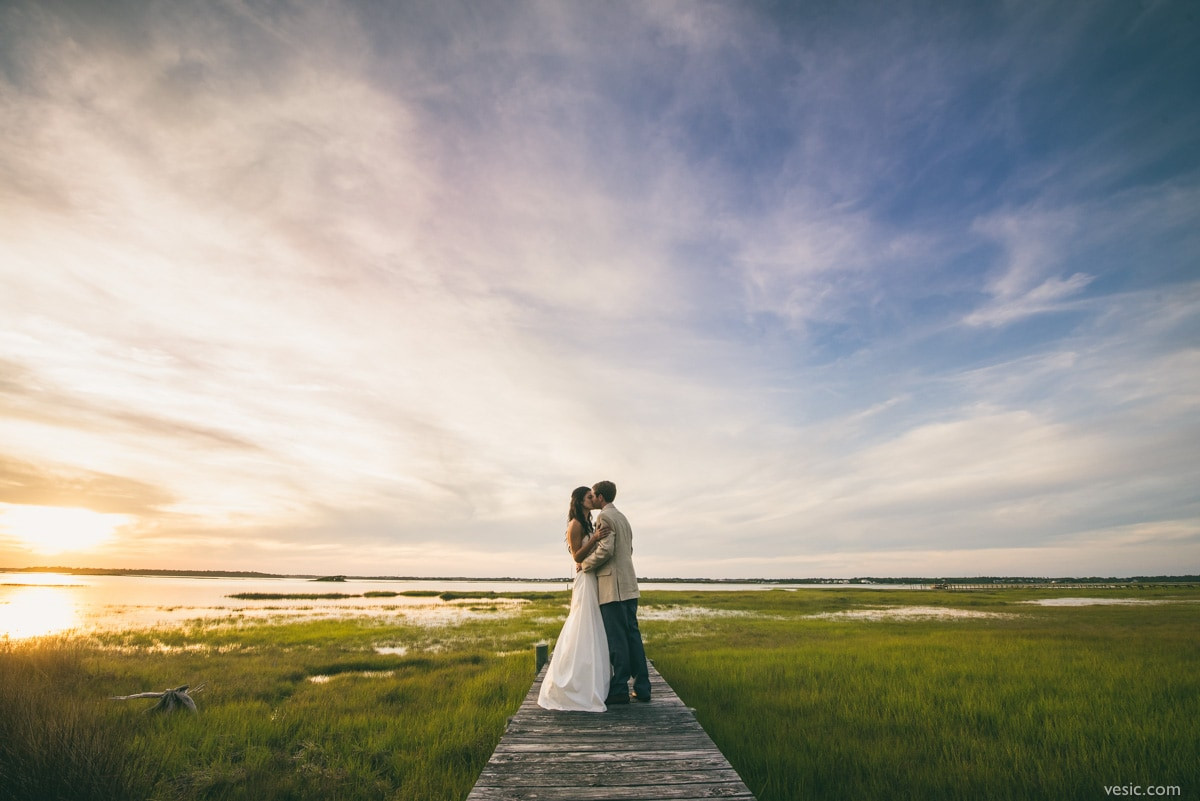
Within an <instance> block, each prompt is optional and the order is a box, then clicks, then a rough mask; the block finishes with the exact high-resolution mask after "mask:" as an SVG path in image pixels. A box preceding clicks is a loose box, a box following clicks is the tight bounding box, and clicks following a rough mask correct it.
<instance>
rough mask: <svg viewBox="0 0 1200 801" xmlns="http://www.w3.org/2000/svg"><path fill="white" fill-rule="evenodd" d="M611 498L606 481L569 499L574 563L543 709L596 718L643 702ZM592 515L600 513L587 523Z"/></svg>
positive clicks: (625, 550)
mask: <svg viewBox="0 0 1200 801" xmlns="http://www.w3.org/2000/svg"><path fill="white" fill-rule="evenodd" d="M616 497H617V485H616V484H614V483H612V482H611V481H601V482H600V483H598V484H596V485H595V486H594V487H579V488H578V489H576V490H575V491H574V492H572V493H571V506H570V509H569V510H568V512H567V549H568V550H570V552H571V557H572V558H573V559H574V560H575V585H574V587H573V588H572V589H571V611H570V612H569V613H568V614H567V620H566V622H565V623H563V627H562V632H561V633H559V635H558V640H557V641H556V642H555V644H554V655H553V658H552V659H551V660H550V664H549V666H548V667H547V668H546V675H545V677H544V678H543V679H542V689H541V691H540V692H539V694H538V706H540V707H542V708H543V709H559V710H564V711H575V712H604V711H605V710H607V709H608V707H609V706H612V705H613V704H628V703H629V702H630V700H631V699H632V700H634V701H649V700H650V672H649V670H648V669H647V667H646V651H645V649H644V648H643V647H642V632H641V631H640V630H639V629H638V622H637V607H638V596H639V593H638V585H637V573H636V572H635V571H634V569H633V529H632V528H630V526H629V520H627V519H626V518H625V515H623V514H621V512H620V510H619V509H617V507H615V506H613V500H614V499H615V498H616ZM596 509H599V510H600V514H599V515H598V516H597V517H596V522H595V525H593V524H592V514H591V513H592V512H593V511H594V510H596ZM630 679H633V693H632V694H631V693H630V692H629V680H630Z"/></svg>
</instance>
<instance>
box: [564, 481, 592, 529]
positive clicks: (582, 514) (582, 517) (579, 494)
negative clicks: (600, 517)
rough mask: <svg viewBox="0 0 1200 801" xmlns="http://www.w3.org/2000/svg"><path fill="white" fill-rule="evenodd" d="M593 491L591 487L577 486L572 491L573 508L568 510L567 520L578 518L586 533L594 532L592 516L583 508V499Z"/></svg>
mask: <svg viewBox="0 0 1200 801" xmlns="http://www.w3.org/2000/svg"><path fill="white" fill-rule="evenodd" d="M591 491H592V488H591V487H576V488H575V491H574V492H572V493H571V508H570V509H568V510H567V521H568V522H569V521H571V520H578V521H579V525H581V526H583V533H584V534H591V533H592V516H591V515H590V514H588V510H587V509H584V508H583V499H584V498H586V497H587V494H588V493H589V492H591Z"/></svg>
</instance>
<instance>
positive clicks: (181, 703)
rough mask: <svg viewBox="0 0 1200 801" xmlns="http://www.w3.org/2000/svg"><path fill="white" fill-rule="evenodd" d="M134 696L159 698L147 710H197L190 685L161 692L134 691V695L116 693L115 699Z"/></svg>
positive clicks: (121, 699) (200, 689)
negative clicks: (190, 693)
mask: <svg viewBox="0 0 1200 801" xmlns="http://www.w3.org/2000/svg"><path fill="white" fill-rule="evenodd" d="M203 690H204V685H203V684H199V685H197V686H196V689H194V690H192V692H193V693H198V692H202V691H203ZM134 698H157V699H158V703H157V704H155V705H154V706H152V707H150V708H149V709H147V710H146V711H147V712H174V711H176V710H178V709H186V710H188V711H189V712H193V713H194V712H197V711H198V710H197V709H196V702H195V701H194V700H192V696H190V695H188V685H186V684H185V685H183V686H182V687H176V688H175V689H174V690H163V691H162V692H160V693H154V692H148V693H134V694H133V695H114V696H113V697H112V700H113V701H130V700H132V699H134Z"/></svg>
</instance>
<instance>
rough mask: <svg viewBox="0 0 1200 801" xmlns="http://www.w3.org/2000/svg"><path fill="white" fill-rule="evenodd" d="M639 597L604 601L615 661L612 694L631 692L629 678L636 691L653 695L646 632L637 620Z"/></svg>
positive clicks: (602, 606)
mask: <svg viewBox="0 0 1200 801" xmlns="http://www.w3.org/2000/svg"><path fill="white" fill-rule="evenodd" d="M637 608H638V599H637V598H630V599H629V600H628V601H613V602H612V603H608V604H600V616H601V617H602V618H603V619H604V634H605V636H606V637H607V638H608V658H609V661H610V662H611V663H612V669H613V675H612V681H611V683H610V684H609V686H608V695H609V697H613V696H623V695H629V680H630V679H633V691H634V692H635V693H637V694H638V695H639V696H640V697H642V698H649V697H650V672H649V670H648V669H647V667H646V650H645V648H643V647H642V631H641V629H639V628H638V622H637Z"/></svg>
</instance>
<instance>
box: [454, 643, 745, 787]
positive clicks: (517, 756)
mask: <svg viewBox="0 0 1200 801" xmlns="http://www.w3.org/2000/svg"><path fill="white" fill-rule="evenodd" d="M545 674H546V669H545V668H544V667H543V668H542V670H541V671H539V672H538V675H537V678H536V679H535V680H534V682H533V686H532V687H531V688H530V689H529V693H528V694H527V695H526V696H525V700H524V701H523V702H522V703H521V708H520V709H519V710H518V712H517V714H516V715H515V716H514V717H513V718H512V720H511V722H510V723H509V724H508V729H507V730H506V731H505V733H504V737H503V739H501V740H500V744H499V745H498V746H496V750H495V752H494V753H493V754H492V758H491V759H490V760H489V761H488V763H487V765H486V766H485V767H484V769H483V773H481V774H480V776H479V780H478V781H477V782H476V783H475V787H474V789H473V790H471V794H470V795H468V796H467V801H518V799H520V801H534V800H535V799H536V801H567V799H570V801H587V800H588V799H596V800H597V801H599V799H605V801H668V800H669V801H700V799H711V798H732V799H742V801H753V799H754V795H753V794H752V793H751V792H750V790H749V789H748V788H747V787H746V785H745V784H744V783H743V782H742V779H741V777H740V776H738V774H737V772H736V771H735V770H734V769H733V768H732V767H731V766H730V764H729V760H727V759H726V758H725V755H724V754H722V753H721V752H720V751H719V750H718V749H717V747H716V745H714V744H713V741H712V739H711V738H709V736H708V734H707V733H706V732H705V731H704V729H703V728H701V726H700V724H699V723H698V722H697V721H696V716H695V715H694V714H693V713H692V710H691V709H689V708H688V707H686V706H684V704H683V701H681V700H679V696H678V695H676V694H675V691H674V690H672V689H671V686H670V685H669V684H667V682H666V681H665V680H663V677H662V676H660V675H659V673H658V671H657V670H655V669H654V666H653V665H650V684H651V698H652V699H653V700H652V701H651V702H650V703H648V704H643V703H632V704H629V705H628V706H626V705H621V706H614V707H612V708H610V709H609V710H608V711H607V712H602V713H598V712H551V711H548V710H545V709H542V708H541V707H539V706H538V705H537V697H538V691H539V690H540V689H541V686H542V678H543V677H544V676H545Z"/></svg>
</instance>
